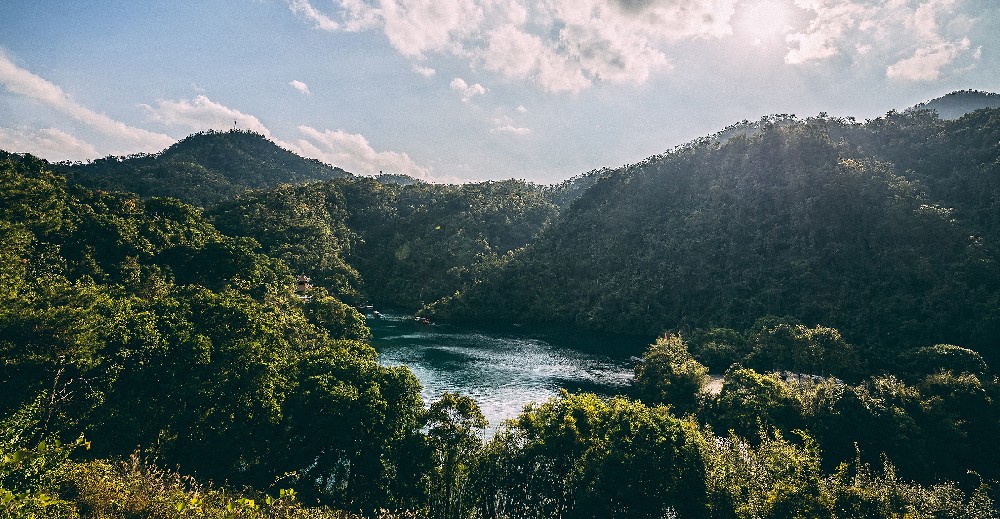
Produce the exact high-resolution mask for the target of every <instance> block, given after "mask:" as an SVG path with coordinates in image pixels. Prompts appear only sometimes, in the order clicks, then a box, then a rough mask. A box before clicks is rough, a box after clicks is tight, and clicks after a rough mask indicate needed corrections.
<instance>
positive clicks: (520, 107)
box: [517, 105, 528, 114]
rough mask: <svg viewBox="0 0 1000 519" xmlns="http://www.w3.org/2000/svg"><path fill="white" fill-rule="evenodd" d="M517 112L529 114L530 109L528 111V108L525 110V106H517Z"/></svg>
mask: <svg viewBox="0 0 1000 519" xmlns="http://www.w3.org/2000/svg"><path fill="white" fill-rule="evenodd" d="M517 112H518V113H522V114H524V113H528V109H527V108H525V107H524V105H518V106H517Z"/></svg>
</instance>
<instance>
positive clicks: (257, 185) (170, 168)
mask: <svg viewBox="0 0 1000 519" xmlns="http://www.w3.org/2000/svg"><path fill="white" fill-rule="evenodd" d="M60 166H61V169H62V170H63V171H64V172H65V173H66V174H67V175H68V176H69V177H70V178H72V179H73V181H74V182H79V183H80V184H83V185H85V186H88V187H91V188H95V189H107V190H121V191H130V192H133V193H137V194H139V195H140V196H143V197H151V196H169V197H173V198H179V199H181V200H184V201H185V202H187V203H190V204H194V205H198V206H203V207H208V206H211V205H214V204H216V203H218V202H221V201H223V200H227V199H231V198H233V197H235V196H236V195H239V194H240V193H243V192H244V191H247V190H248V189H263V188H268V187H271V186H275V185H278V184H282V183H289V182H305V181H311V180H329V179H333V178H340V177H346V176H350V173H347V172H346V171H344V170H342V169H340V168H335V167H332V166H329V165H326V164H323V163H322V162H320V161H318V160H315V159H304V158H302V157H299V156H298V155H295V154H294V153H292V152H290V151H288V150H284V149H282V148H280V147H278V145H276V144H274V143H273V142H271V141H269V140H267V138H265V137H264V136H263V135H260V134H258V133H254V132H252V131H242V130H230V131H227V132H216V131H209V132H205V133H197V134H194V135H191V136H189V137H187V138H185V139H183V140H181V141H180V142H177V143H176V144H174V145H172V146H170V147H169V148H167V149H166V150H163V151H162V152H160V153H157V154H154V155H143V154H140V155H130V156H127V157H110V156H109V157H106V158H103V159H99V160H95V161H93V162H90V163H87V164H62V165H60Z"/></svg>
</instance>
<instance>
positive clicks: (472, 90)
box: [451, 77, 486, 103]
mask: <svg viewBox="0 0 1000 519" xmlns="http://www.w3.org/2000/svg"><path fill="white" fill-rule="evenodd" d="M451 89H452V90H454V91H456V92H458V94H459V95H460V96H462V101H463V102H465V103H468V102H470V101H472V98H473V97H475V96H481V95H484V94H486V87H484V86H483V85H480V84H479V83H475V84H473V85H470V84H468V83H466V82H465V80H464V79H462V78H460V77H457V78H455V79H452V80H451Z"/></svg>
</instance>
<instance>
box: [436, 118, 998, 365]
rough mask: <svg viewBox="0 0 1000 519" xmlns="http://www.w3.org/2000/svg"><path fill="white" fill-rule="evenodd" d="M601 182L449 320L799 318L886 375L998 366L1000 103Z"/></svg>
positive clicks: (808, 129)
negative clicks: (957, 359) (935, 350)
mask: <svg viewBox="0 0 1000 519" xmlns="http://www.w3.org/2000/svg"><path fill="white" fill-rule="evenodd" d="M744 128H745V131H740V132H735V131H733V129H727V130H726V131H724V132H722V135H724V136H725V137H724V138H721V137H717V136H715V137H708V138H705V139H701V140H698V141H695V142H692V143H690V144H688V145H686V146H683V147H681V148H678V149H676V150H673V151H671V152H669V153H666V154H663V155H660V156H656V157H651V158H649V159H647V160H645V161H643V162H641V163H639V164H635V165H630V166H627V167H624V168H622V169H620V170H617V171H615V172H613V173H611V174H609V175H607V176H605V177H604V178H602V179H601V180H599V181H598V182H596V183H595V184H594V186H593V187H591V188H590V189H588V190H587V191H586V192H584V193H583V195H582V196H581V197H580V198H579V199H577V200H576V201H575V202H573V203H572V205H570V206H569V208H567V209H566V210H564V211H563V212H562V213H561V214H560V216H559V218H558V220H557V221H555V222H554V223H553V224H552V225H550V226H548V227H547V228H546V229H545V230H544V231H543V233H542V234H541V236H540V237H539V238H538V239H536V240H534V241H532V243H531V244H530V245H528V246H527V247H526V248H525V250H524V251H522V252H521V253H520V254H517V255H514V256H513V257H511V258H510V259H509V261H507V262H505V263H504V264H503V265H502V266H501V268H500V269H499V270H496V271H492V272H490V273H489V275H487V276H485V277H483V278H481V279H478V280H476V282H475V283H473V284H471V285H468V286H466V287H465V288H464V289H463V290H462V291H461V293H460V294H458V295H456V296H454V297H451V298H448V299H446V300H443V301H440V302H438V303H437V304H435V305H433V307H432V308H430V311H431V313H433V314H434V315H437V316H440V317H451V318H466V319H501V320H517V321H555V322H566V323H572V324H574V325H577V326H583V327H589V328H593V329H602V330H617V331H623V332H638V331H641V332H644V333H650V334H655V333H658V332H660V331H662V330H665V329H684V328H699V327H713V326H723V327H730V328H747V327H749V326H750V325H751V324H753V322H754V321H755V320H756V319H758V318H760V317H762V316H765V315H791V316H795V317H796V318H798V319H801V320H803V321H805V322H808V323H812V324H824V325H827V326H833V327H835V328H837V329H839V330H840V331H841V332H842V333H844V334H845V336H846V337H847V338H848V339H849V340H851V341H852V342H854V343H856V344H859V345H860V346H861V347H863V348H864V349H865V350H866V357H867V358H869V359H871V360H872V362H875V363H876V364H877V363H879V362H882V361H885V360H891V359H892V358H893V356H894V355H895V354H896V353H897V352H899V351H901V350H902V349H905V348H909V347H917V346H924V345H928V344H934V343H953V344H961V345H963V346H967V347H970V348H973V349H975V350H977V351H980V352H982V353H983V354H984V355H986V356H987V357H988V358H989V359H991V360H993V359H997V358H998V355H1000V350H998V347H1000V264H998V263H997V258H998V257H1000V256H998V246H1000V234H998V232H997V230H998V229H1000V225H998V224H1000V212H998V210H1000V204H998V203H997V200H998V199H1000V162H998V161H997V157H998V156H1000V110H995V109H994V110H982V111H978V112H974V113H972V114H970V115H967V116H965V117H963V118H961V119H958V120H955V121H942V120H941V119H939V118H937V117H936V116H935V115H934V114H932V113H930V112H928V111H913V112H906V113H890V114H888V115H887V116H885V117H883V118H880V119H876V120H873V121H868V122H866V123H858V122H855V121H852V120H846V119H839V118H828V117H819V118H809V119H805V120H797V119H794V118H791V117H774V118H767V119H765V120H763V121H761V122H759V123H754V124H746V125H744Z"/></svg>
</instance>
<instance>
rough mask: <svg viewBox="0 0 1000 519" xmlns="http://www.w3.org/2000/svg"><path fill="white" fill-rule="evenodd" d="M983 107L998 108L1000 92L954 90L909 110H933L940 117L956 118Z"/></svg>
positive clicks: (999, 106)
mask: <svg viewBox="0 0 1000 519" xmlns="http://www.w3.org/2000/svg"><path fill="white" fill-rule="evenodd" d="M983 108H1000V94H995V93H993V92H984V91H980V90H956V91H955V92H951V93H949V94H945V95H943V96H941V97H938V98H936V99H932V100H930V101H927V102H925V103H920V104H918V105H916V106H914V107H912V108H910V109H909V110H934V111H936V112H937V113H938V117H940V118H942V119H958V118H960V117H962V116H963V115H965V114H967V113H971V112H974V111H976V110H980V109H983Z"/></svg>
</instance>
